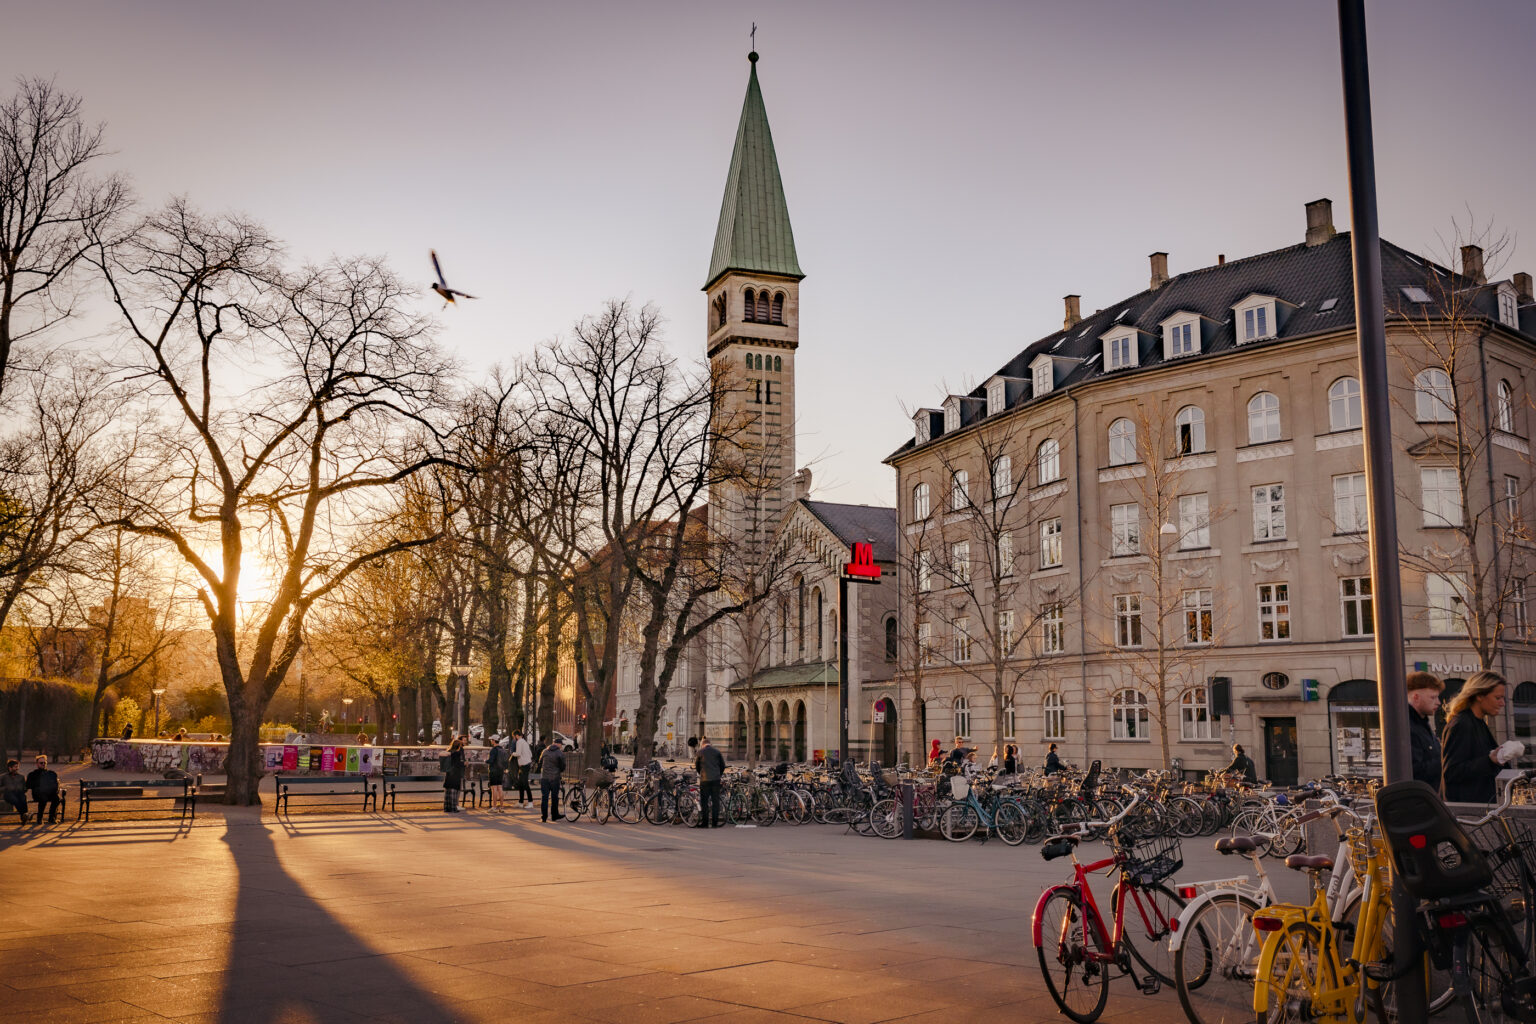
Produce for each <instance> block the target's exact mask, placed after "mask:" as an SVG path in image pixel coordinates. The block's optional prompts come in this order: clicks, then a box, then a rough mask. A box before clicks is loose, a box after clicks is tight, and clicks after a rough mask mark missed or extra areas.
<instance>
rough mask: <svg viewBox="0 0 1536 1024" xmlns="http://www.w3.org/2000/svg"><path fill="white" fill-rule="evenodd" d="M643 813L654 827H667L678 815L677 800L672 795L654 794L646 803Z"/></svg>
mask: <svg viewBox="0 0 1536 1024" xmlns="http://www.w3.org/2000/svg"><path fill="white" fill-rule="evenodd" d="M642 813H644V815H645V820H646V821H648V822H650V823H651V824H652V825H665V824H667V822H669V821H671V820H672V816H673V815H674V814H676V813H677V799H676V798H675V797H673V796H672V794H671V793H654V794H652V796H651V798H650V799H649V800H647V801H646V802H645V804H644V806H643V808H642Z"/></svg>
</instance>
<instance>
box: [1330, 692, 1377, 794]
mask: <svg viewBox="0 0 1536 1024" xmlns="http://www.w3.org/2000/svg"><path fill="white" fill-rule="evenodd" d="M1328 728H1329V731H1330V732H1331V733H1332V734H1333V770H1334V771H1335V772H1340V773H1342V774H1345V775H1377V776H1379V775H1381V772H1382V756H1381V709H1380V707H1379V705H1378V702H1377V692H1376V680H1374V679H1346V680H1345V681H1344V682H1342V683H1339V684H1338V685H1337V686H1335V687H1333V689H1331V690H1329V691H1328Z"/></svg>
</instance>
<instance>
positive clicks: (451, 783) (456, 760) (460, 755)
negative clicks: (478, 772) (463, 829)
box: [443, 736, 464, 814]
mask: <svg viewBox="0 0 1536 1024" xmlns="http://www.w3.org/2000/svg"><path fill="white" fill-rule="evenodd" d="M463 788H464V737H462V736H455V737H454V738H453V742H452V743H450V744H448V767H447V768H446V769H445V770H444V771H443V810H444V811H446V812H447V813H449V814H455V813H457V812H458V810H459V791H460V790H462V789H463Z"/></svg>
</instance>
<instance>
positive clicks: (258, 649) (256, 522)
mask: <svg viewBox="0 0 1536 1024" xmlns="http://www.w3.org/2000/svg"><path fill="white" fill-rule="evenodd" d="M93 259H94V260H95V262H96V263H97V265H98V266H99V268H100V269H101V271H102V273H103V275H104V278H105V280H106V283H107V285H108V287H109V289H110V293H111V296H112V299H113V302H114V303H115V305H116V307H117V311H118V313H119V314H120V319H121V323H122V326H123V328H124V330H125V332H126V334H127V335H128V339H129V343H130V346H131V347H132V348H133V349H134V350H136V351H137V353H138V354H139V356H140V359H139V360H137V361H136V363H135V365H134V367H133V369H135V370H136V371H137V372H138V374H139V375H140V376H139V379H141V380H142V381H144V384H145V387H146V389H147V391H148V393H149V394H151V395H152V396H154V397H156V398H159V399H160V400H162V401H163V402H164V403H165V405H166V406H167V411H166V413H165V417H164V422H163V424H162V432H161V438H160V441H159V443H158V444H157V445H155V446H152V447H153V449H154V450H153V451H152V452H150V451H146V452H144V453H143V455H144V457H142V458H141V459H140V460H139V462H138V465H137V467H136V468H138V469H139V471H140V474H141V475H140V479H142V480H144V481H146V483H147V484H149V486H146V487H145V488H144V491H143V492H142V493H137V494H134V495H131V496H129V497H131V498H132V499H133V504H132V510H131V512H130V514H128V515H126V516H123V517H122V518H121V519H120V520H119V521H118V522H119V523H120V525H122V526H123V527H124V528H125V529H128V530H130V531H133V532H136V533H140V534H143V535H145V536H151V537H157V538H159V539H161V540H163V541H165V542H167V543H168V544H170V545H171V546H172V547H173V548H174V549H175V551H176V553H177V554H178V555H179V556H180V557H181V558H182V559H183V560H184V561H185V562H186V563H187V565H188V566H189V567H190V568H191V569H192V571H193V572H194V573H195V574H196V578H197V580H198V583H199V586H200V589H199V590H198V599H199V602H200V604H201V605H202V607H203V610H204V612H205V613H206V615H207V617H208V621H209V624H210V626H211V628H212V631H213V634H214V639H215V643H216V645H217V651H218V662H219V669H220V674H221V676H222V678H223V682H224V687H225V691H226V693H227V695H228V698H229V710H230V717H231V722H232V728H231V734H230V750H229V763H228V773H229V785H228V789H227V793H226V799H227V801H228V802H230V803H234V804H253V803H257V802H259V799H260V798H259V796H258V794H257V788H256V787H257V783H258V781H259V779H260V776H261V752H260V749H259V747H258V739H259V729H260V725H261V720H262V715H263V713H264V712H265V710H266V707H267V704H268V703H269V702H270V701H271V699H272V696H273V694H274V693H276V691H277V689H278V687H279V686H280V685H281V684H282V682H283V680H284V678H285V677H286V675H287V673H288V669H289V667H290V666H291V665H292V664H293V661H294V658H295V657H296V656H297V655H298V653H299V651H300V649H301V646H302V644H303V626H304V617H305V615H306V614H307V613H308V611H309V609H310V608H311V606H313V605H314V603H315V602H316V601H318V600H320V599H322V598H324V597H325V596H326V595H327V594H328V593H330V592H331V591H333V590H334V589H336V588H337V587H339V586H341V585H342V583H343V582H345V580H346V579H347V577H348V576H350V575H351V574H352V573H353V572H355V571H357V570H358V569H359V568H361V567H363V566H365V565H367V564H369V563H370V562H373V561H376V560H378V559H381V558H387V557H389V556H390V555H392V554H394V553H396V552H399V551H404V550H408V549H410V548H413V547H416V546H420V545H423V544H426V543H429V542H430V541H431V540H432V539H434V538H433V536H432V535H426V536H423V535H421V534H418V533H415V532H413V531H411V530H409V529H407V528H405V527H406V526H408V524H402V523H401V522H400V521H399V520H398V518H397V517H396V516H394V515H392V509H391V508H390V507H389V506H388V504H387V503H383V502H381V501H380V500H379V496H380V495H381V494H386V493H388V491H389V490H390V489H391V488H392V487H394V486H395V485H397V484H399V483H400V482H401V481H402V480H405V479H408V478H409V477H411V476H412V475H414V474H415V473H417V472H420V471H421V470H423V469H425V468H427V467H430V466H432V465H437V464H441V463H443V462H444V459H443V458H442V457H441V456H440V455H438V454H436V453H435V452H434V451H432V450H431V448H430V447H428V446H427V445H426V444H425V443H424V442H423V441H422V438H424V437H425V438H430V437H431V436H432V434H433V427H434V426H435V424H434V423H433V418H434V411H435V410H439V409H441V408H443V407H444V406H445V404H446V403H445V402H444V398H445V396H444V388H445V386H446V383H447V382H448V381H450V380H451V379H452V377H451V368H450V367H449V366H448V365H447V364H446V363H445V361H444V360H443V359H442V357H441V356H440V355H439V354H438V352H437V350H436V348H435V347H434V345H433V344H432V343H431V340H430V335H429V330H428V325H427V324H426V323H425V322H423V321H422V320H421V319H419V318H418V317H416V316H415V315H414V314H412V313H410V312H409V311H408V310H407V305H408V303H409V300H410V295H409V293H408V292H407V291H406V290H405V288H404V287H403V286H402V285H401V283H400V282H399V281H398V279H396V278H395V277H394V275H393V274H392V273H390V272H389V270H388V269H387V268H385V267H384V266H382V265H381V264H378V263H376V262H372V261H369V260H361V259H353V260H338V261H333V262H332V263H330V264H328V265H326V266H324V267H307V268H304V269H302V270H300V271H298V272H294V273H285V272H283V270H282V269H281V268H280V266H279V263H278V252H277V245H276V243H275V242H274V241H273V240H272V239H271V238H270V237H269V236H268V235H267V234H266V233H265V232H264V231H263V230H262V229H260V228H259V227H257V226H256V225H254V224H251V223H249V222H246V221H243V220H240V219H237V218H208V217H204V216H201V215H199V214H198V213H196V212H194V211H193V210H192V209H190V208H189V207H188V206H187V205H186V203H185V202H182V201H174V202H172V203H171V204H170V205H169V206H168V207H167V208H166V209H165V210H163V211H161V212H159V213H157V214H155V215H154V216H152V217H150V218H149V219H148V220H147V221H146V222H145V223H143V224H142V225H141V226H140V227H139V229H138V230H137V231H136V232H135V233H134V235H133V236H132V237H131V238H129V239H128V240H126V241H124V242H121V243H119V244H115V245H112V244H106V243H105V241H104V242H103V244H102V245H101V246H100V248H99V249H98V250H97V252H96V254H95V255H94V256H93ZM210 549H211V550H212V551H213V552H214V554H213V556H212V557H208V556H207V555H205V552H207V551H209V550H210ZM252 559H263V560H265V562H266V563H267V565H269V566H270V567H271V575H270V581H269V590H268V592H267V593H266V594H260V595H257V594H253V593H251V592H250V587H249V585H247V587H246V588H245V589H244V590H243V589H242V585H241V584H242V579H243V578H244V577H245V575H246V574H247V573H248V572H250V571H251V570H252V569H253V565H252V564H251V560H252Z"/></svg>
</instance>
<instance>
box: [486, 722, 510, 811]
mask: <svg viewBox="0 0 1536 1024" xmlns="http://www.w3.org/2000/svg"><path fill="white" fill-rule="evenodd" d="M505 742H506V741H504V740H498V739H497V738H496V737H494V736H493V737H491V758H490V760H489V761H488V762H486V776H487V781H488V782H489V783H490V787H491V807H492V808H494V809H497V810H502V811H504V810H506V809H507V801H506V797H505V796H503V795H502V784H503V783H505V782H506V778H507V761H508V753H507V748H506V747H505V746H504V745H503V744H504V743H505Z"/></svg>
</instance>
